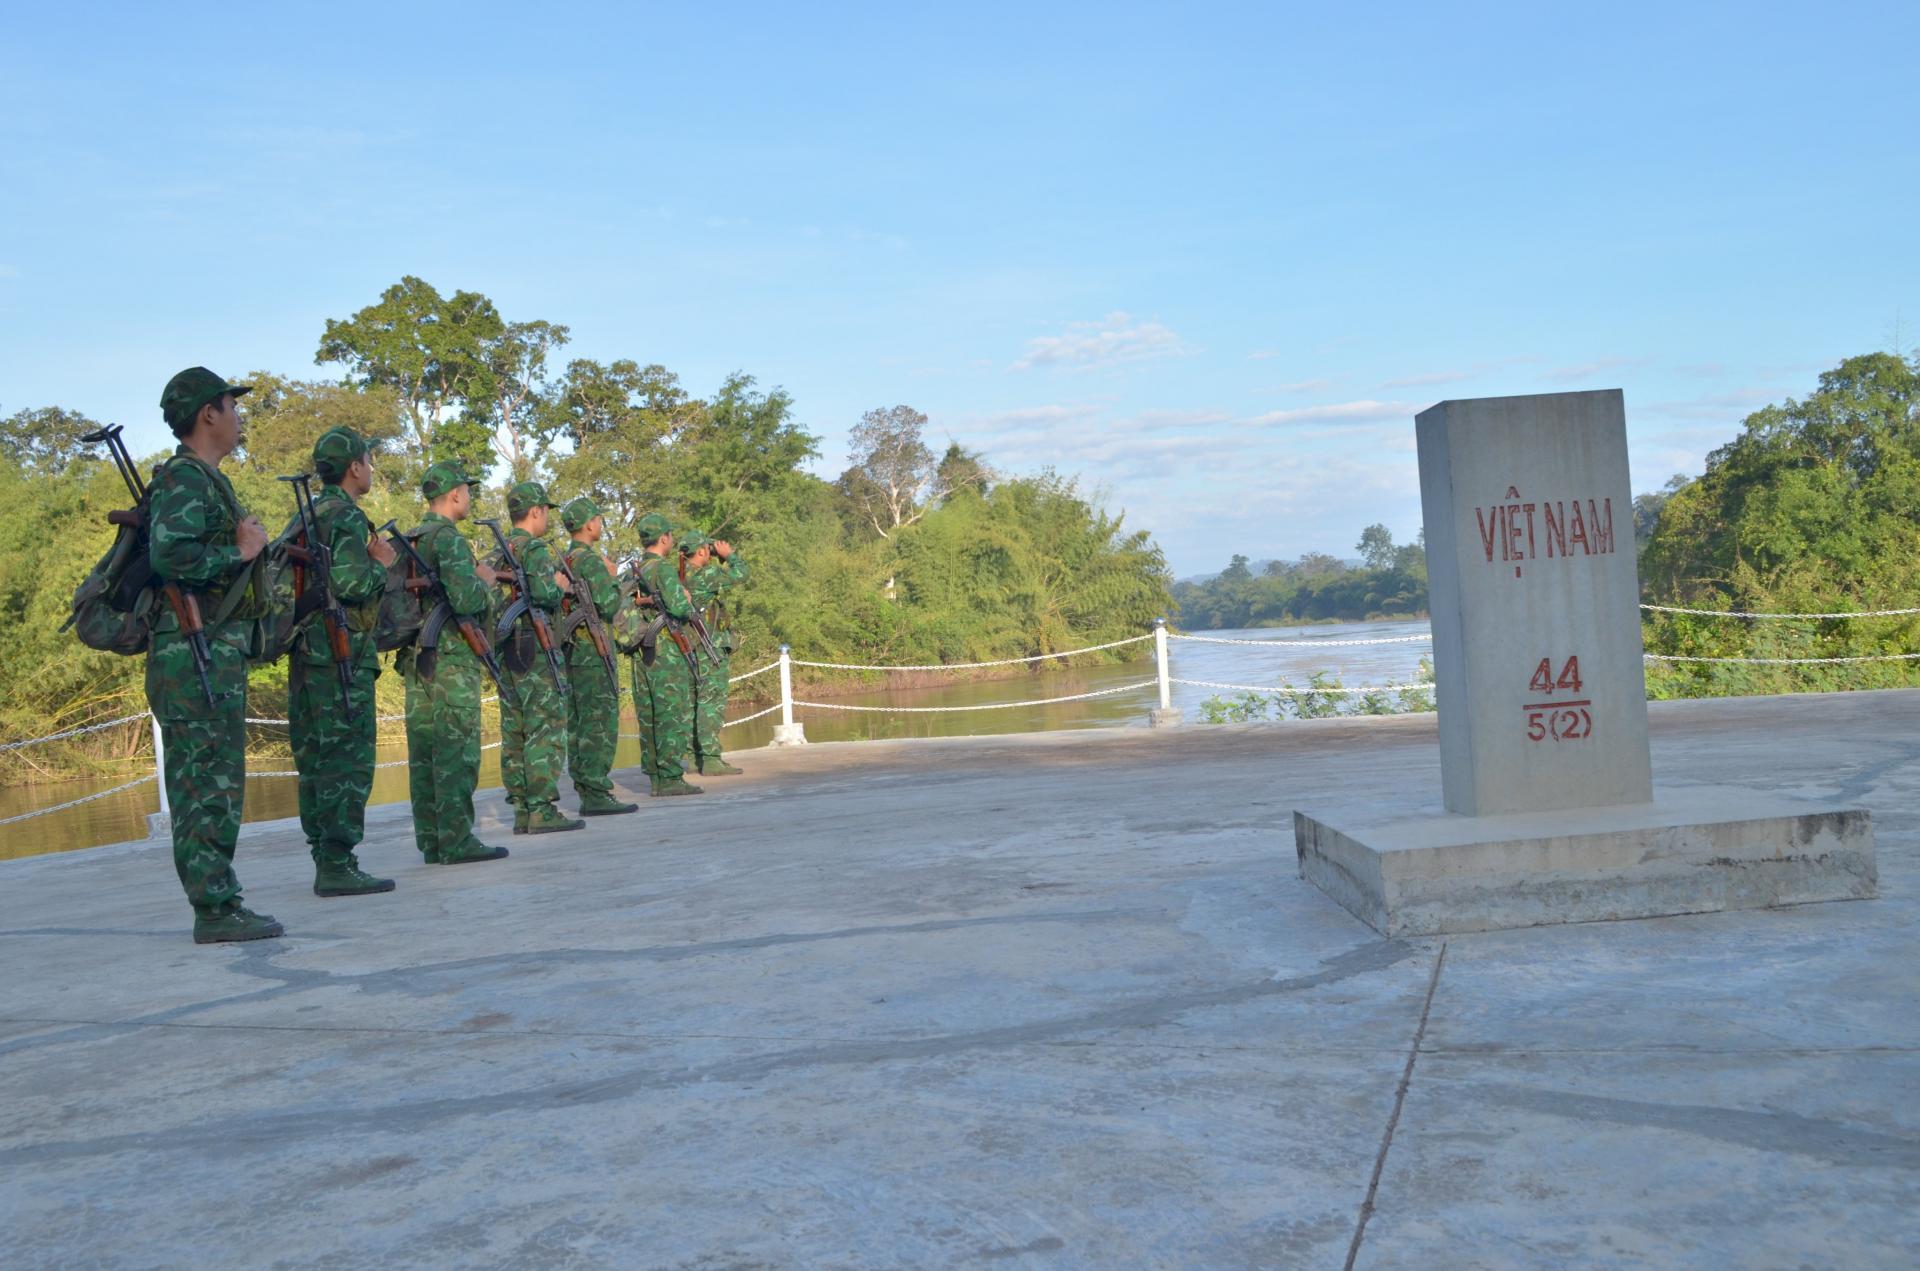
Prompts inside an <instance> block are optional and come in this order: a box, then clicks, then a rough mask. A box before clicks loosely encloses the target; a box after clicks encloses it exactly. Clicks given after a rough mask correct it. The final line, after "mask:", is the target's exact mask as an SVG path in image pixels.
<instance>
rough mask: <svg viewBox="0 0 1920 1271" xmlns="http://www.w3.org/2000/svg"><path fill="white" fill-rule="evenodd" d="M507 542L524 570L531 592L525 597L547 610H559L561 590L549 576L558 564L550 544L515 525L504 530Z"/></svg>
mask: <svg viewBox="0 0 1920 1271" xmlns="http://www.w3.org/2000/svg"><path fill="white" fill-rule="evenodd" d="M507 546H508V547H510V548H512V549H513V558H514V559H515V560H517V561H519V562H520V567H521V568H522V569H524V570H526V571H527V586H528V587H529V588H530V589H531V590H532V592H533V595H532V596H531V597H529V599H530V600H531V601H532V602H533V603H534V604H536V605H538V606H540V608H542V609H544V610H546V611H547V612H548V613H558V612H560V597H561V595H562V594H563V593H562V592H561V590H560V584H559V583H556V582H555V581H554V580H553V576H554V574H555V573H557V572H558V570H559V567H558V566H556V565H555V564H554V563H553V548H552V547H550V546H548V544H547V540H546V539H544V538H535V537H534V536H533V535H532V534H530V533H528V532H527V531H526V530H523V529H521V528H520V527H519V526H517V525H516V526H514V527H513V528H512V529H511V530H508V531H507Z"/></svg>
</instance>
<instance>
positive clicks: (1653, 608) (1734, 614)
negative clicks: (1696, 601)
mask: <svg viewBox="0 0 1920 1271" xmlns="http://www.w3.org/2000/svg"><path fill="white" fill-rule="evenodd" d="M1640 607H1641V608H1642V609H1645V610H1646V611H1647V612H1649V613H1691V614H1698V615H1699V616H1701V617H1703V618H1804V619H1808V620H1814V619H1826V618H1902V617H1905V616H1906V615H1908V614H1914V613H1920V609H1862V610H1859V611H1857V612H1854V613H1748V612H1747V611H1745V610H1742V609H1682V608H1680V607H1679V606H1678V605H1641V606H1640Z"/></svg>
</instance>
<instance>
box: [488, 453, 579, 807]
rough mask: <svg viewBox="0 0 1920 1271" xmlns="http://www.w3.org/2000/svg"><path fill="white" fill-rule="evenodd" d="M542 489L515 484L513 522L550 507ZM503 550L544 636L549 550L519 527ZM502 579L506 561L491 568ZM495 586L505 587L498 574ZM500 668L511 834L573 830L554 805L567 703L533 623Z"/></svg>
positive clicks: (555, 589)
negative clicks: (517, 570) (522, 576)
mask: <svg viewBox="0 0 1920 1271" xmlns="http://www.w3.org/2000/svg"><path fill="white" fill-rule="evenodd" d="M554 506H556V505H555V504H552V503H549V502H548V501H547V491H546V487H544V486H542V485H541V484H540V483H539V482H538V481H522V482H520V483H519V484H518V485H516V486H514V487H513V488H512V489H511V490H509V491H508V492H507V511H508V512H509V513H510V514H511V515H512V516H513V518H514V519H515V520H520V519H522V518H524V517H525V516H526V515H527V513H529V512H530V511H532V510H533V509H535V508H539V507H547V508H551V507H554ZM507 547H508V549H509V550H511V551H512V552H513V555H514V559H515V560H517V561H519V562H520V566H521V569H522V570H523V571H524V572H525V573H526V575H527V587H528V589H529V590H530V591H531V592H532V594H531V595H530V596H529V597H528V601H529V603H531V604H532V605H533V606H535V607H537V608H538V609H539V610H540V612H541V613H543V614H545V615H546V618H547V627H548V629H549V630H554V629H557V628H558V626H559V625H560V597H561V594H562V593H561V591H560V587H559V585H558V584H557V583H555V582H554V580H553V575H554V570H555V568H556V567H555V565H554V563H553V549H552V548H550V547H548V546H547V543H546V541H545V540H544V539H539V538H535V537H534V536H533V534H532V533H531V532H529V531H528V530H526V529H524V528H522V527H521V526H518V525H516V526H514V527H513V529H512V530H510V531H509V532H508V534H507ZM495 565H496V567H497V568H499V569H500V570H501V571H502V572H503V575H504V574H505V572H506V570H507V565H506V562H504V561H497V562H495ZM502 581H505V578H504V576H503V579H502ZM505 639H506V640H507V641H510V642H511V644H512V646H513V649H517V654H516V653H514V652H513V651H512V650H510V649H509V648H505V647H503V649H502V656H501V662H502V664H503V666H504V667H505V669H506V680H507V684H508V685H509V686H510V687H511V688H512V690H513V692H512V694H511V695H510V696H509V695H507V694H502V695H501V697H500V780H501V784H503V785H505V786H506V788H507V802H508V803H509V804H510V805H511V806H512V807H513V832H514V833H516V834H529V833H531V834H546V833H549V832H552V831H557V830H578V829H584V828H585V827H586V822H585V821H578V820H575V819H574V818H572V817H569V816H563V815H561V813H560V812H559V810H558V809H556V808H555V807H554V806H553V805H554V802H555V801H556V800H557V799H559V797H560V774H561V772H563V771H564V770H565V769H566V766H567V701H566V699H567V697H568V694H567V693H566V692H564V691H562V689H561V688H560V687H559V685H557V684H555V683H554V679H553V667H552V664H551V663H549V662H548V661H547V655H546V653H545V651H544V650H542V649H541V648H540V646H539V644H538V642H537V641H536V640H535V637H534V633H533V623H532V620H531V619H530V618H528V617H526V616H523V617H521V618H520V619H519V620H518V621H517V622H516V623H515V624H514V629H513V632H512V634H511V635H509V636H506V637H505Z"/></svg>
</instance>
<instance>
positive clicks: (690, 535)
mask: <svg viewBox="0 0 1920 1271" xmlns="http://www.w3.org/2000/svg"><path fill="white" fill-rule="evenodd" d="M673 542H674V545H675V546H676V547H678V548H679V549H680V554H681V555H682V556H691V555H693V554H694V553H695V552H697V551H699V550H700V549H701V548H703V547H712V546H713V540H712V539H710V538H708V537H707V536H706V535H705V534H702V533H701V532H700V531H699V530H696V529H692V528H689V529H686V530H683V531H681V532H680V534H679V535H678V536H677V537H675V538H674V540H673Z"/></svg>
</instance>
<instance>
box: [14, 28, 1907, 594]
mask: <svg viewBox="0 0 1920 1271" xmlns="http://www.w3.org/2000/svg"><path fill="white" fill-rule="evenodd" d="M1782 8H1785V9H1790V10H1791V11H1789V12H1774V11H1772V7H1770V6H1694V5H1685V4H1678V5H1676V4H1661V5H1649V6H1638V5H1609V6H1585V7H1583V8H1581V9H1580V10H1579V11H1577V12H1576V11H1572V10H1571V9H1570V7H1565V6H1548V5H1539V4H1524V5H1458V6H1442V5H1408V6H1392V5H1382V6H1372V7H1367V8H1364V9H1363V8H1361V7H1359V6H1329V5H1314V6H1305V5H1281V4H1268V5H1252V6H1209V5H1201V6H1191V5H1188V6H1171V5H1169V6H1152V7H1148V6H1128V5H1116V4H1110V3H1109V4H1100V5H1065V4H1060V5H1042V6H1034V5H1024V6H994V5H984V4H968V5H966V6H954V7H951V8H935V7H924V8H923V7H919V6H900V5H889V6H837V5H823V6H798V5H781V6H752V5H742V6H732V7H727V8H725V9H723V8H722V7H721V6H699V7H698V12H694V11H693V10H694V9H695V7H694V6H675V7H672V8H668V7H661V8H658V9H656V10H650V9H648V8H646V7H643V6H638V5H567V4H554V5H550V6H547V7H544V8H537V7H533V6H525V5H517V6H510V7H509V6H497V7H496V6H490V5H483V4H462V5H445V6H440V5H425V4H407V3H396V2H390V3H387V4H383V5H377V6H371V5H369V6H363V5H356V4H351V3H343V4H335V5H332V6H328V7H326V8H325V9H323V10H318V11H316V10H312V9H295V8H291V7H283V6H261V5H257V4H255V5H246V6H231V7H226V6H212V5H201V6H195V5H172V6H144V5H140V6H136V5H123V6H112V5H108V6H89V7H85V8H82V7H80V6H34V7H30V8H26V9H22V10H19V11H17V12H16V13H14V14H13V15H12V16H11V17H10V18H9V21H8V23H7V32H6V35H5V36H4V37H3V38H0V188H4V189H6V190H7V191H8V193H9V195H10V197H8V198H7V199H5V200H4V202H0V410H4V411H9V412H10V411H12V410H15V409H18V408H21V407H26V406H41V405H52V404H59V405H64V406H67V407H70V408H73V409H77V410H82V411H85V412H87V413H88V414H91V415H94V416H96V417H99V418H103V419H113V420H118V421H121V422H124V423H126V424H128V425H129V426H130V429H131V430H132V431H133V432H135V433H136V434H138V435H139V436H140V437H141V438H142V439H144V440H147V441H148V442H150V444H152V445H154V446H156V447H157V446H158V445H159V444H160V443H161V441H162V440H163V439H164V438H163V429H162V428H161V425H160V423H159V420H158V410H157V408H156V407H155V405H154V403H155V401H156V400H157V398H158V395H159V389H160V386H161V384H162V383H164V382H165V380H166V378H167V377H168V376H169V375H170V374H172V372H173V371H175V370H177V369H179V368H180V367H182V366H186V365H191V364H195V363H204V364H206V365H209V366H212V367H214V368H215V369H216V370H219V371H221V372H223V373H228V374H238V373H239V372H241V371H243V370H246V369H251V368H256V367H264V368H268V369H272V370H276V371H279V372H282V373H289V374H296V375H303V376H310V377H319V376H322V375H328V374H333V373H334V368H329V369H326V370H322V369H321V368H317V367H315V366H314V365H313V363H312V355H313V350H314V347H315V345H316V343H317V342H318V337H319V334H320V331H321V327H322V324H323V322H324V320H325V319H326V318H329V317H345V316H347V315H348V314H350V313H351V312H352V311H354V310H355V309H357V308H359V307H361V306H362V305H364V304H367V303H369V302H371V301H372V300H373V299H375V298H376V297H377V295H378V294H379V292H380V290H381V289H382V288H383V287H385V286H387V285H388V284H390V283H392V282H394V281H396V280H397V279H398V278H399V277H400V276H401V275H402V274H407V273H413V274H418V275H420V276H422V277H424V278H426V279H428V280H429V281H431V282H433V283H434V284H435V285H436V286H438V287H440V288H442V289H443V290H449V291H450V290H453V289H456V288H468V289H472V290H477V291H481V292H484V293H486V294H487V295H489V296H491V297H492V298H493V299H494V300H495V301H496V302H497V303H498V304H499V306H500V308H501V309H502V311H503V312H504V313H505V314H506V315H507V316H508V317H509V318H516V319H524V318H546V319H550V320H553V321H557V322H564V323H566V324H568V325H569V326H570V327H571V328H572V330H573V334H574V343H573V344H572V346H571V347H570V349H569V350H568V352H569V353H570V354H572V355H576V356H588V357H599V358H612V357H621V356H630V357H635V358H638V359H640V360H641V361H658V362H661V363H663V364H665V365H667V366H668V367H670V368H672V369H674V370H676V371H677V372H679V373H680V375H681V377H682V379H683V380H684V381H685V383H686V384H687V385H688V386H689V388H691V389H693V390H694V391H697V392H706V391H710V390H711V389H712V388H713V387H715V386H716V385H718V383H719V382H720V380H721V379H722V377H723V376H724V375H725V374H726V373H727V372H729V371H731V370H734V369H736V368H737V369H743V370H746V371H748V372H749V373H751V374H753V375H755V376H757V377H759V379H760V381H761V382H762V383H763V384H766V385H781V386H783V387H785V388H786V389H787V390H788V391H789V392H791V393H792V394H793V395H794V397H795V399H796V402H797V405H798V413H799V416H800V418H801V419H802V421H803V422H805V423H806V424H807V425H808V426H809V427H810V428H811V429H812V430H813V431H815V432H817V433H819V434H820V435H821V437H822V439H823V450H824V451H825V454H824V455H823V458H822V460H821V463H820V469H821V471H822V472H823V474H826V475H831V474H832V473H834V472H837V471H838V469H839V467H840V466H841V460H842V459H843V457H844V455H843V451H842V448H841V447H842V439H843V437H844V434H845V430H846V428H847V426H848V425H849V424H851V423H852V422H853V421H854V420H856V419H857V418H858V416H859V414H860V412H861V411H863V410H865V409H868V408H869V407H873V406H887V405H892V404H894V403H896V402H906V403H909V404H911V405H913V406H915V407H917V408H919V409H921V410H923V411H925V412H927V413H928V415H929V416H930V417H931V419H932V425H933V432H934V433H935V435H936V440H943V439H944V438H945V437H947V436H952V437H955V438H957V439H959V440H961V441H963V442H966V443H967V444H969V445H973V446H976V447H979V448H981V449H983V450H984V451H985V452H986V454H987V456H988V458H989V459H990V460H991V461H992V462H993V463H995V464H996V465H997V466H999V467H1001V468H1002V469H1004V470H1007V471H1012V472H1021V471H1029V470H1032V469H1034V468H1037V467H1039V466H1040V465H1042V464H1053V465H1055V466H1057V467H1058V468H1060V469H1061V470H1062V471H1066V472H1073V473H1078V474H1080V476H1081V478H1082V480H1083V481H1084V483H1085V484H1086V485H1087V486H1089V487H1091V488H1098V489H1102V490H1104V491H1106V493H1107V496H1108V498H1109V501H1110V503H1111V504H1112V505H1113V506H1115V507H1118V508H1124V509H1125V510H1126V512H1127V514H1128V517H1129V521H1130V523H1132V524H1136V525H1141V526H1145V527H1147V528H1149V529H1151V530H1153V531H1154V533H1155V535H1156V537H1157V538H1158V539H1159V540H1160V542H1161V543H1162V544H1163V546H1165V547H1166V549H1167V551H1168V555H1169V557H1170V559H1171V561H1172V563H1173V565H1174V567H1175V569H1176V572H1178V573H1181V574H1183V575H1184V574H1190V573H1197V572H1202V571H1207V570H1212V569H1217V568H1218V567H1219V566H1221V565H1222V564H1224V563H1225V560H1226V557H1227V556H1228V555H1229V554H1230V553H1232V552H1234V551H1244V552H1246V553H1247V554H1249V555H1252V556H1255V557H1261V556H1295V555H1298V554H1300V553H1302V552H1305V551H1309V550H1326V551H1333V552H1335V553H1337V554H1341V555H1351V554H1352V549H1353V544H1354V541H1355V540H1356V539H1357V538H1358V536H1359V531H1360V529H1361V528H1362V527H1363V526H1364V525H1366V524H1368V523H1369V522H1372V521H1384V522H1385V523H1386V524H1387V525H1388V526H1389V527H1391V528H1392V529H1393V530H1394V531H1395V533H1396V535H1397V536H1398V537H1400V538H1402V539H1405V538H1408V537H1411V536H1412V534H1413V533H1414V531H1415V530H1416V529H1417V528H1418V525H1419V494H1418V483H1417V475H1416V472H1415V466H1414V456H1413V427H1412V417H1413V415H1414V413H1415V412H1416V411H1418V410H1420V409H1421V408H1423V407H1424V406H1426V405H1428V404H1430V403H1431V402H1433V401H1436V400H1439V399H1441V398H1444V397H1471V396H1481V395H1490V394H1500V393H1524V392H1543V391H1552V390H1556V389H1563V388H1567V389H1571V388H1595V387H1613V386H1619V387H1622V388H1624V389H1625V390H1626V394H1627V408H1628V419H1629V431H1630V437H1631V442H1632V458H1633V464H1634V482H1635V487H1636V489H1650V488H1653V487H1655V486H1658V485H1659V484H1661V483H1662V482H1663V481H1664V480H1665V479H1666V478H1667V477H1668V476H1669V475H1670V474H1672V473H1674V472H1676V471H1688V472H1697V471H1698V470H1699V467H1700V463H1701V461H1702V458H1703V457H1704V455H1705V454H1706V452H1707V451H1708V450H1710V449H1711V448H1712V447H1713V446H1715V445H1717V444H1719V443H1720V442H1722V441H1724V440H1726V439H1727V438H1728V437H1730V436H1731V435H1732V434H1733V432H1734V430H1735V429H1736V427H1737V425H1738V423H1739V421H1740V419H1741V418H1742V417H1743V415H1744V414H1745V413H1746V412H1747V411H1749V410H1751V409H1752V408H1754V407H1755V406H1757V405H1760V404H1763V403H1764V402H1767V401H1770V400H1778V399H1780V398H1782V397H1784V396H1786V395H1788V394H1790V393H1802V392H1804V391H1806V390H1807V389H1808V388H1809V387H1810V386H1811V385H1812V384H1813V381H1814V378H1815V376H1816V375H1817V373H1818V372H1819V371H1820V370H1821V369H1824V368H1825V367H1828V366H1830V365H1832V364H1833V363H1834V362H1836V361H1837V360H1838V359H1840V358H1842V357H1844V356H1848V355H1850V354H1854V353H1859V352H1865V351H1869V350H1872V349H1876V348H1884V347H1887V346H1888V345H1889V343H1890V341H1891V340H1892V338H1893V334H1894V324H1895V320H1896V317H1897V316H1900V315H1904V322H1905V331H1906V336H1905V339H1904V343H1905V344H1907V345H1908V346H1912V345H1915V344H1920V264H1916V259H1917V257H1916V253H1915V250H1914V249H1915V245H1916V244H1915V231H1914V226H1915V224H1916V223H1917V222H1920V176H1917V175H1916V173H1917V172H1920V165H1916V164H1915V163H1914V162H1913V157H1914V154H1915V146H1916V140H1915V135H1916V134H1915V130H1916V109H1915V108H1916V105H1917V104H1920V90H1916V88H1915V87H1914V85H1915V75H1914V73H1913V65H1912V50H1913V49H1914V48H1915V47H1917V46H1920V44H1917V42H1916V37H1920V5H1914V4H1911V3H1905V4H1885V5H1851V4H1845V3H1836V4H1826V5H1822V6H1783V7H1782Z"/></svg>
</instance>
